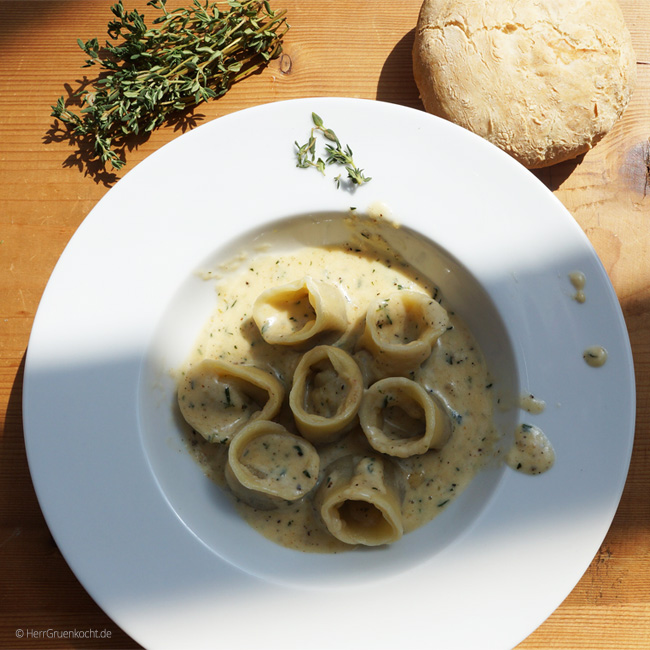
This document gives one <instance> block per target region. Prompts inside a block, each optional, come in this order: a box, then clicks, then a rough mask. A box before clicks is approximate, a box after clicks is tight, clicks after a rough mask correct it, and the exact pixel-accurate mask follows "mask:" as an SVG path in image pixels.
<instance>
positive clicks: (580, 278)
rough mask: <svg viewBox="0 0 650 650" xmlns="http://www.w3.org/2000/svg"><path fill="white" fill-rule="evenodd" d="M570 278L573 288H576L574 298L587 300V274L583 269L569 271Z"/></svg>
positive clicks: (580, 301) (578, 300) (580, 300)
mask: <svg viewBox="0 0 650 650" xmlns="http://www.w3.org/2000/svg"><path fill="white" fill-rule="evenodd" d="M569 280H570V281H571V284H572V285H573V288H574V289H575V290H576V292H575V294H574V296H573V299H574V300H575V301H576V302H579V303H583V302H585V301H586V300H587V296H586V294H585V284H586V283H587V279H586V277H585V274H584V273H583V272H582V271H573V272H571V273H569Z"/></svg>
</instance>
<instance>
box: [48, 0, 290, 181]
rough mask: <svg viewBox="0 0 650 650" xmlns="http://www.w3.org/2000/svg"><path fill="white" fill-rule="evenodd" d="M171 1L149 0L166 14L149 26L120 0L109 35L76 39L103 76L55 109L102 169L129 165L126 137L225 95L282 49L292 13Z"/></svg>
mask: <svg viewBox="0 0 650 650" xmlns="http://www.w3.org/2000/svg"><path fill="white" fill-rule="evenodd" d="M166 3H167V0H150V1H149V2H148V3H147V5H148V6H151V7H153V8H155V9H157V10H159V11H160V12H161V15H159V16H157V17H156V18H155V19H154V20H153V23H152V26H151V27H148V26H147V25H146V23H145V17H144V14H140V13H138V11H137V10H133V11H127V10H126V9H125V8H124V5H123V4H122V0H119V1H118V2H117V4H114V5H113V6H112V7H111V12H112V14H113V19H112V20H111V21H110V22H109V23H108V28H107V33H108V36H109V39H110V40H108V41H106V43H105V45H104V46H100V45H99V41H98V39H97V38H91V39H90V40H88V41H86V42H84V41H82V40H81V39H78V41H77V43H78V45H79V47H80V48H81V50H82V51H83V52H84V53H85V54H86V56H87V57H88V58H87V59H86V63H85V66H84V67H92V66H98V68H99V70H100V71H99V74H98V76H97V78H96V79H94V80H92V81H88V80H84V82H83V83H82V84H81V85H80V88H79V89H78V90H77V91H76V92H72V93H71V96H70V97H69V99H68V100H67V101H66V100H65V99H64V98H63V97H60V98H59V99H58V100H57V102H56V104H55V105H53V106H52V116H53V117H56V118H58V119H59V120H61V122H63V124H64V125H65V127H66V129H67V130H68V133H69V134H70V139H71V140H72V141H76V142H84V143H85V144H86V145H90V146H87V147H86V148H88V149H90V152H91V153H90V157H91V159H95V160H98V161H99V162H101V163H102V164H103V165H104V166H105V165H106V164H108V163H110V165H111V166H112V167H113V169H116V170H118V169H120V168H121V167H122V166H123V165H124V164H125V161H124V160H123V158H122V156H123V152H124V148H125V143H124V139H125V137H127V136H130V135H138V134H140V135H143V134H145V135H146V134H148V133H150V132H151V131H153V130H154V129H155V128H157V127H158V126H160V125H161V124H163V123H164V122H165V121H166V120H168V119H169V118H170V116H172V115H173V114H179V112H180V111H184V110H187V109H191V108H193V107H194V106H196V105H198V104H200V103H202V102H205V101H208V100H210V99H215V98H217V97H221V96H222V95H224V94H225V93H226V92H227V91H228V90H229V89H230V87H231V86H232V85H233V84H234V83H236V82H237V81H239V80H241V79H243V78H245V77H247V76H249V75H251V74H252V73H254V72H255V71H257V70H259V69H260V68H262V67H264V66H265V65H266V64H267V63H268V62H269V61H270V60H271V59H273V58H275V57H277V56H279V55H280V53H281V52H282V37H283V36H284V34H285V33H286V31H287V29H288V28H289V26H288V24H287V23H286V19H285V14H286V10H281V11H273V10H272V9H271V7H270V4H269V2H268V0H228V8H226V9H224V8H222V9H220V8H219V6H218V4H217V3H216V2H208V1H207V0H206V2H205V4H201V2H200V1H199V0H193V1H192V4H191V6H190V7H189V8H179V9H176V10H174V11H168V10H167V8H166Z"/></svg>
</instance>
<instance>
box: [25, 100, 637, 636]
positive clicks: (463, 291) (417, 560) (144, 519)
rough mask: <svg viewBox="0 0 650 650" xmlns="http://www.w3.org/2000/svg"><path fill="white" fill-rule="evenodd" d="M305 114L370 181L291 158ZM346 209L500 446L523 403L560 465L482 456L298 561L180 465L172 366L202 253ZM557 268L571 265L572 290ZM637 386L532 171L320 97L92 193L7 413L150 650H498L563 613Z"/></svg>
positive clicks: (278, 244) (198, 142)
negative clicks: (408, 283)
mask: <svg viewBox="0 0 650 650" xmlns="http://www.w3.org/2000/svg"><path fill="white" fill-rule="evenodd" d="M312 111H315V112H316V113H318V114H319V115H320V116H321V117H322V118H323V120H324V121H325V123H326V125H327V126H330V127H331V128H332V129H334V130H335V131H336V133H337V135H338V136H339V138H340V139H341V140H342V141H344V142H349V144H350V146H351V147H352V149H353V151H354V157H355V161H356V162H357V164H358V165H359V166H361V167H363V168H364V170H365V173H366V174H367V175H368V176H371V177H372V180H371V181H370V182H369V183H366V184H364V185H363V186H361V187H357V188H352V187H350V186H348V185H347V184H346V183H345V182H344V183H342V184H340V186H339V187H337V184H336V183H335V181H334V178H333V177H334V175H336V174H337V173H338V171H336V172H334V171H330V170H329V169H328V171H327V173H326V175H325V176H323V175H322V174H319V173H318V172H317V171H315V170H313V169H300V168H297V167H296V156H295V146H294V142H295V141H296V140H298V141H300V142H302V141H306V139H307V136H308V132H309V129H310V128H311V126H312V121H311V113H312ZM262 127H263V128H262ZM351 211H352V212H353V213H356V214H360V215H365V214H372V215H375V216H377V215H382V217H381V222H382V223H383V224H385V225H384V226H383V227H385V232H386V235H387V237H390V238H391V244H392V245H393V246H394V247H395V248H397V249H399V250H401V251H403V253H404V254H405V255H407V257H408V259H409V261H411V262H413V263H416V264H418V265H419V266H420V267H422V268H423V270H424V271H426V272H427V273H429V274H431V275H432V276H433V279H434V280H435V282H436V283H437V284H438V285H439V286H440V287H441V290H442V291H443V292H444V294H445V296H446V297H447V298H448V300H449V301H450V303H451V304H452V305H453V307H454V309H456V310H458V312H459V313H460V314H461V315H462V316H463V318H464V319H465V320H466V322H467V323H468V324H469V326H470V327H471V329H472V331H473V333H474V335H475V336H476V337H477V338H478V340H479V342H480V344H481V346H482V348H483V351H484V353H485V356H486V358H487V360H488V364H489V365H490V368H491V370H492V372H493V374H494V376H495V382H496V383H497V384H498V388H499V391H500V392H499V394H500V395H502V396H503V400H504V404H506V407H505V408H503V409H501V410H499V411H498V418H497V419H498V422H499V425H500V426H501V427H503V428H504V434H505V435H506V436H507V435H509V434H511V433H512V430H513V429H514V426H515V425H516V423H517V422H519V421H520V420H521V419H522V417H524V415H523V414H522V410H521V409H520V408H518V406H517V404H518V398H519V396H521V395H523V394H531V393H532V394H534V395H536V396H537V397H539V398H541V399H543V400H545V402H546V404H547V406H546V409H545V410H544V412H543V413H541V414H539V415H537V416H534V423H535V424H536V425H538V426H539V427H540V428H542V429H543V430H544V431H545V432H546V434H547V435H548V437H549V438H550V439H551V441H552V443H553V445H554V447H555V450H556V454H557V460H556V463H555V465H554V467H553V468H552V469H551V470H550V471H549V472H547V473H545V474H543V475H540V476H534V477H531V476H525V475H522V474H519V473H517V472H515V471H512V470H510V469H509V468H506V467H505V466H504V465H503V464H496V463H495V464H493V465H492V466H490V467H488V468H487V469H486V470H485V471H484V472H483V473H482V474H481V475H480V476H479V477H478V478H477V479H476V480H475V481H474V483H472V485H471V486H470V487H469V488H468V489H467V490H466V492H465V493H463V495H461V497H460V498H459V499H458V500H457V502H456V503H454V504H453V505H452V507H450V508H448V509H447V510H446V511H445V512H443V513H442V514H441V515H440V516H439V517H437V518H436V519H434V521H433V522H432V523H431V524H429V525H427V526H425V527H423V528H421V529H419V530H417V531H415V532H413V533H411V534H409V535H407V536H405V537H404V538H403V539H402V540H401V541H400V542H399V543H397V544H395V545H393V546H391V547H389V548H381V549H374V550H369V551H367V552H356V551H355V552H351V553H344V554H338V555H314V554H303V553H298V552H295V551H291V550H288V549H285V548H282V547H278V546H276V545H274V544H272V543H270V542H268V541H267V540H265V539H264V538H262V537H261V536H260V535H258V534H257V533H256V532H255V531H253V530H252V529H250V528H249V527H248V526H247V525H246V524H245V523H244V522H242V521H241V520H240V519H239V518H238V516H237V515H236V513H235V512H234V511H233V510H232V509H231V508H230V506H229V504H228V502H227V500H226V499H225V498H224V497H223V495H222V494H221V493H220V492H219V490H218V488H216V486H214V485H213V484H211V483H210V481H209V480H207V479H206V478H205V477H204V476H203V475H202V474H201V472H200V470H199V469H198V467H197V466H196V465H195V464H194V462H193V461H192V459H191V458H190V457H189V454H187V453H186V450H185V448H184V446H183V443H182V438H181V436H180V433H179V424H178V422H177V420H176V419H175V416H174V410H173V408H172V404H173V400H174V390H175V386H174V382H173V379H172V377H171V374H170V370H171V369H173V368H174V367H176V366H177V365H178V364H179V363H181V362H182V360H183V359H184V358H185V356H186V355H187V353H188V350H189V348H190V346H191V345H192V343H193V341H194V340H195V338H196V335H197V333H198V331H199V329H200V328H201V327H202V325H203V323H204V321H205V318H206V317H207V315H208V314H209V313H210V311H211V310H212V307H213V299H214V294H213V286H212V285H211V284H210V283H206V282H205V281H204V280H203V279H202V277H201V274H202V272H203V271H205V269H206V268H214V266H215V265H216V264H218V263H220V262H226V261H228V260H230V259H232V257H233V256H234V255H236V254H237V253H239V252H241V251H251V250H255V249H256V247H259V246H260V245H262V244H263V245H264V246H265V247H267V248H268V247H270V249H271V250H278V251H280V250H285V249H286V248H288V247H291V246H296V245H299V244H304V243H308V244H326V243H332V242H336V241H338V240H339V239H340V238H341V236H342V235H341V232H342V231H341V229H340V228H339V226H338V224H339V222H340V218H341V216H342V215H349V214H350V212H351ZM395 223H398V224H399V226H400V227H399V228H395V227H394V224H395ZM574 271H581V272H582V273H584V274H585V277H586V278H587V285H586V288H585V291H586V296H587V299H586V301H585V302H584V303H579V302H577V301H576V300H574V299H573V294H574V292H575V290H574V289H573V287H572V285H571V283H570V280H569V274H570V273H572V272H574ZM592 345H602V346H604V347H605V348H606V349H607V350H608V353H609V358H608V360H607V363H606V364H605V365H604V366H603V367H601V368H592V367H589V366H588V365H587V364H586V363H585V362H584V360H583V358H582V355H583V351H584V350H585V349H586V348H588V347H589V346H592ZM603 395H606V396H607V399H603V398H602V396H603ZM634 395H635V392H634V376H633V369H632V359H631V353H630V346H629V341H628V337H627V332H626V329H625V325H624V321H623V318H622V315H621V310H620V307H619V305H618V302H617V299H616V295H615V293H614V291H613V289H612V286H611V284H610V282H609V280H608V278H607V276H606V274H605V272H604V270H603V267H602V265H601V264H600V262H599V260H598V258H597V256H596V254H595V252H594V250H593V248H592V247H591V245H590V244H589V242H588V240H587V239H586V237H585V236H584V234H583V233H582V231H581V230H580V228H579V227H578V225H577V224H576V223H575V222H574V220H573V219H572V218H571V216H570V215H569V214H568V213H567V212H566V210H564V208H563V207H562V206H561V205H560V203H559V202H558V201H557V200H556V199H555V198H554V197H553V195H552V194H551V193H550V192H549V191H548V190H547V189H546V188H545V187H544V186H543V185H542V184H541V183H539V182H538V181H537V179H536V178H535V177H534V176H532V175H531V174H530V173H529V172H527V171H526V170H525V169H523V168H522V167H520V166H519V165H518V164H517V163H515V162H514V161H513V160H511V159H510V158H509V157H508V156H506V155H505V154H503V153H502V152H501V151H499V150H497V149H496V148H494V147H492V146H491V145H489V144H488V143H486V142H484V141H483V140H481V139H479V138H478V137H476V136H474V135H472V134H471V133H468V132H466V131H464V130H462V129H460V128H457V127H455V126H454V125H452V124H449V123H447V122H445V121H442V120H439V119H436V118H434V117H432V116H430V115H427V114H425V113H423V112H420V111H416V110H412V109H408V108H404V107H400V106H396V105H391V104H384V103H381V102H372V101H365V100H352V99H335V98H331V99H323V98H321V99H308V100H293V101H289V102H280V103H276V104H269V105H264V106H260V107H256V108H252V109H248V110H245V111H242V112H240V113H235V114H232V115H229V116H226V117H223V118H220V119H218V120H215V121H214V122H211V123H208V124H205V125H204V126H201V127H199V128H197V129H196V130H194V131H192V132H190V133H188V134H186V135H183V136H182V137H180V138H178V139H177V140H175V141H173V142H172V143H170V144H168V145H167V146H165V147H163V148H162V149H161V150H160V151H158V152H156V153H155V154H153V155H152V156H150V157H149V158H148V159H146V160H145V161H144V162H143V163H141V164H140V165H138V166H137V167H136V168H135V169H134V170H133V171H131V172H130V173H128V174H127V175H126V176H125V177H124V178H123V180H121V181H120V182H119V183H118V184H117V185H116V186H115V187H114V188H113V189H112V190H111V191H110V192H108V194H107V195H106V196H105V197H104V198H103V199H102V200H101V201H100V202H99V204H98V205H97V206H96V208H95V209H94V210H93V211H92V212H91V214H90V215H89V216H88V218H87V219H86V220H85V221H84V223H83V224H82V225H81V227H80V228H79V230H78V232H77V233H76V234H75V236H74V237H73V238H72V240H71V242H70V244H69V246H68V247H67V249H66V250H65V252H64V254H63V255H62V257H61V259H60V261H59V263H58V264H57V267H56V268H55V270H54V273H53V274H52V278H51V280H50V282H49V284H48V286H47V289H46V291H45V293H44V295H43V299H42V301H41V304H40V306H39V310H38V314H37V317H36V320H35V323H34V328H33V332H32V336H31V339H30V344H29V349H28V354H27V361H26V367H25V381H24V422H25V438H26V446H27V452H28V458H29V464H30V470H31V472H32V476H33V481H34V485H35V488H36V492H37V495H38V498H39V501H40V504H41V506H42V509H43V512H44V514H45V517H46V519H47V522H48V525H49V526H50V529H51V531H52V534H53V536H54V538H55V540H56V542H57V544H58V546H59V548H60V549H61V552H62V553H63V554H64V556H65V558H66V560H67V561H68V563H69V564H70V566H71V568H72V569H73V571H74V572H75V574H76V575H77V577H78V578H79V580H80V581H81V583H82V584H83V585H84V587H85V588H86V589H87V590H88V592H89V593H90V594H91V596H92V597H93V598H95V600H96V601H97V602H98V604H99V605H100V606H101V607H102V608H103V609H104V610H105V611H106V612H107V614H108V615H109V616H111V617H112V618H113V619H114V620H115V622H116V623H117V624H118V625H120V626H121V627H122V628H123V629H124V630H125V631H126V632H127V633H128V634H130V635H131V636H132V637H133V638H134V639H136V640H137V641H138V642H139V643H141V644H142V645H144V646H146V647H149V648H167V647H169V648H176V647H180V646H184V647H197V648H198V647H214V646H217V645H218V646H220V647H228V648H233V649H234V648H257V647H261V646H262V645H263V646H264V647H267V648H285V649H286V648H299V647H304V646H305V645H306V644H307V643H308V644H309V645H310V646H312V647H316V648H331V647H337V648H348V647H349V648H353V647H358V646H359V645H360V644H361V643H363V645H364V646H366V645H368V646H370V645H371V644H372V645H373V646H374V647H377V648H393V647H394V646H395V644H396V643H398V642H399V643H400V644H405V645H407V646H409V645H415V644H418V645H425V646H427V647H442V648H445V649H454V648H477V647H483V648H509V647H513V646H514V645H516V644H517V643H518V642H519V641H521V640H522V639H523V638H524V637H525V636H527V635H528V634H529V633H530V632H531V631H532V630H534V629H535V627H537V626H538V625H539V624H540V623H541V622H542V621H543V620H544V619H545V618H546V617H547V616H548V615H549V614H550V613H551V612H552V611H553V609H555V608H556V607H557V606H558V605H559V604H560V602H561V601H562V600H563V599H564V598H565V597H566V595H567V594H568V593H569V592H570V591H571V589H572V588H573V586H574V585H575V584H576V582H577V581H578V580H579V578H580V576H581V575H582V573H583V572H584V571H585V570H586V568H587V566H588V565H589V563H590V561H591V559H592V558H593V556H594V554H595V552H596V551H597V549H598V546H599V545H600V543H601V542H602V539H603V538H604V536H605V533H606V531H607V529H608V527H609V525H610V523H611V520H612V518H613V515H614V512H615V510H616V507H617V505H618V501H619V499H620V495H621V492H622V488H623V484H624V482H625V478H626V474H627V469H628V464H629V458H630V454H631V449H632V442H633V430H634V399H635V398H634ZM525 417H526V418H527V419H530V418H531V417H533V416H531V415H530V414H525ZM515 608H516V612H517V615H516V616H514V617H513V615H512V614H513V612H514V611H515ZM468 617H470V618H471V620H472V625H468V624H467V620H468Z"/></svg>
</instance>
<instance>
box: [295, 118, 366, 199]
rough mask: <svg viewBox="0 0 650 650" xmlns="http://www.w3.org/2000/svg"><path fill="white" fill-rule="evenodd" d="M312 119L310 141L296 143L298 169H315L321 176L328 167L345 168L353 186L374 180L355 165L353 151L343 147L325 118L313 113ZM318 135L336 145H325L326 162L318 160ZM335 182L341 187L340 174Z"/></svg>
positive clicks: (347, 146)
mask: <svg viewBox="0 0 650 650" xmlns="http://www.w3.org/2000/svg"><path fill="white" fill-rule="evenodd" d="M311 119H312V122H313V123H314V126H313V127H312V129H311V131H310V134H309V140H307V142H306V143H305V144H302V145H301V144H298V142H296V143H295V145H296V157H297V159H298V162H297V164H296V167H301V168H303V169H308V168H309V167H314V168H316V169H317V170H318V171H319V172H321V174H325V168H326V166H327V165H334V164H337V165H342V166H343V167H345V170H346V171H347V173H348V179H349V180H350V182H351V183H352V184H353V185H363V184H364V183H367V182H368V181H370V180H372V178H370V177H367V176H365V175H364V173H363V169H359V168H358V167H357V166H356V165H355V163H354V158H353V153H352V149H351V148H350V147H349V145H346V146H345V148H344V147H343V146H342V145H341V141H340V140H339V138H338V136H337V135H336V133H335V132H334V131H333V130H332V129H330V128H327V127H326V126H325V124H324V122H323V118H321V117H320V116H319V115H317V114H316V113H312V114H311ZM317 133H320V134H321V135H322V136H323V138H325V139H326V140H328V141H329V142H333V143H334V144H326V145H325V153H326V157H325V160H323V159H322V158H316V134H317ZM334 182H335V183H336V187H337V188H338V187H340V185H341V175H340V174H339V175H338V176H336V177H335V178H334Z"/></svg>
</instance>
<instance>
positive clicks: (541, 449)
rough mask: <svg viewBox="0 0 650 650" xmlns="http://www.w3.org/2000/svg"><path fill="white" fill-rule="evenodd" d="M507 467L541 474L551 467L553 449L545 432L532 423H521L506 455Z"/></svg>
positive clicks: (553, 461) (553, 459)
mask: <svg viewBox="0 0 650 650" xmlns="http://www.w3.org/2000/svg"><path fill="white" fill-rule="evenodd" d="M506 463H507V464H508V466H509V467H511V468H512V469H514V470H517V471H519V472H522V473H523V474H542V473H543V472H546V471H548V470H549V469H551V467H553V464H554V463H555V450H554V449H553V445H552V444H551V441H550V440H549V439H548V438H547V437H546V434H545V433H544V432H543V431H542V430H541V429H539V428H538V427H536V426H534V425H532V424H521V425H519V427H518V428H517V430H516V431H515V442H514V444H513V446H512V447H511V448H510V450H509V451H508V453H507V455H506Z"/></svg>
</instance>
